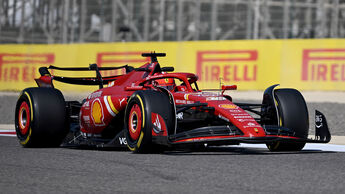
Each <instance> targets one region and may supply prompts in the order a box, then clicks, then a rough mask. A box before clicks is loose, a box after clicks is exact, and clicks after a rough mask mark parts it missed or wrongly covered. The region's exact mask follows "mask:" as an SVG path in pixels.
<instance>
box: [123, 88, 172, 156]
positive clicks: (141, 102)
mask: <svg viewBox="0 0 345 194" xmlns="http://www.w3.org/2000/svg"><path fill="white" fill-rule="evenodd" d="M171 108H172V107H171V106H170V103H169V97H168V96H167V95H165V94H164V93H162V92H158V91H153V90H144V91H137V92H135V93H134V94H133V95H132V96H131V97H130V99H129V100H128V104H127V107H126V110H125V118H124V125H125V137H126V140H127V147H128V148H129V149H130V150H131V151H132V152H134V153H149V152H161V151H162V145H154V143H153V142H152V133H153V132H152V131H153V123H152V118H151V117H152V116H151V114H152V113H158V114H159V115H160V116H162V118H164V123H165V125H166V126H167V128H168V129H169V128H171V126H173V122H174V121H173V119H175V115H173V111H172V109H171ZM168 129H166V131H167V130H168Z"/></svg>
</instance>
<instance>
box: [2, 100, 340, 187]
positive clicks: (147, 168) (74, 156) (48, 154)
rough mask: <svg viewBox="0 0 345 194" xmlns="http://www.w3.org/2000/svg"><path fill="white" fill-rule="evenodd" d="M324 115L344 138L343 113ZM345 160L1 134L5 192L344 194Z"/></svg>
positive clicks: (6, 117) (328, 155)
mask: <svg viewBox="0 0 345 194" xmlns="http://www.w3.org/2000/svg"><path fill="white" fill-rule="evenodd" d="M16 98H17V97H6V98H4V97H1V98H0V100H2V104H1V106H0V110H1V120H0V121H1V122H0V123H1V124H8V123H10V124H12V123H13V114H14V113H13V109H14V108H13V105H14V104H15V101H16ZM308 105H310V104H308ZM311 105H314V106H315V107H317V108H318V109H323V110H321V111H323V112H324V110H326V111H328V110H329V112H334V111H336V112H337V113H335V115H338V114H344V113H342V111H343V110H345V109H343V108H344V104H338V103H328V104H320V103H315V104H311ZM320 107H321V108H320ZM309 108H310V107H309ZM330 109H332V110H330ZM325 114H326V116H327V118H328V122H329V125H330V126H331V125H332V127H334V126H336V127H335V128H336V131H335V132H336V133H337V135H345V133H344V130H343V128H342V125H343V126H344V124H342V122H344V121H343V118H344V116H343V117H342V119H341V120H339V124H337V122H334V121H336V119H337V118H331V117H329V115H327V113H325ZM339 119H340V117H339ZM332 134H334V131H333V132H332ZM344 161H345V152H336V151H321V150H317V149H306V150H303V151H301V152H281V153H272V152H269V151H268V150H267V149H266V148H253V147H238V146H233V147H215V148H210V149H208V150H206V151H196V152H190V151H167V152H164V153H160V154H132V153H130V152H128V151H116V150H85V149H70V148H39V149H38V148H36V149H32V148H30V149H29V148H22V147H21V146H20V145H19V143H18V141H17V139H16V138H15V137H0V165H1V166H0V193H344V190H345V185H344V182H345V164H344V163H345V162H344Z"/></svg>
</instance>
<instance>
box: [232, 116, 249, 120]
mask: <svg viewBox="0 0 345 194" xmlns="http://www.w3.org/2000/svg"><path fill="white" fill-rule="evenodd" d="M234 118H235V119H251V118H252V117H251V116H234Z"/></svg>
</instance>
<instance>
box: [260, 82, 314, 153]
mask: <svg viewBox="0 0 345 194" xmlns="http://www.w3.org/2000/svg"><path fill="white" fill-rule="evenodd" d="M274 94H275V99H276V103H277V108H278V114H279V121H278V122H279V125H280V126H283V127H286V128H289V129H292V130H294V134H295V135H294V136H296V137H299V138H308V132H309V116H308V108H307V105H306V102H305V100H304V98H303V96H302V94H301V93H300V92H299V91H298V90H295V89H290V88H284V89H277V90H275V91H274ZM266 145H267V147H268V149H269V150H270V151H300V150H302V149H303V147H304V146H305V142H293V143H292V142H280V141H277V142H272V143H267V144H266Z"/></svg>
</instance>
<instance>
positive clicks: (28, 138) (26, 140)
mask: <svg viewBox="0 0 345 194" xmlns="http://www.w3.org/2000/svg"><path fill="white" fill-rule="evenodd" d="M30 137H31V127H30V128H29V135H28V136H27V137H26V139H25V140H24V141H20V144H22V145H26V144H27V143H28V141H29V140H30Z"/></svg>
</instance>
